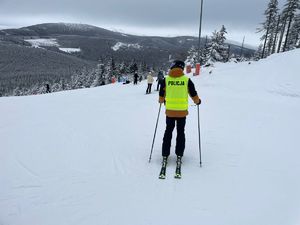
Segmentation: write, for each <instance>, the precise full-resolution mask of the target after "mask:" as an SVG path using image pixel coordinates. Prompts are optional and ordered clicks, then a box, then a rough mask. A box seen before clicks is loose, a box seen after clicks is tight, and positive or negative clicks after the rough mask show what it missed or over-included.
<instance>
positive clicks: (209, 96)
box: [0, 50, 300, 225]
mask: <svg viewBox="0 0 300 225" xmlns="http://www.w3.org/2000/svg"><path fill="white" fill-rule="evenodd" d="M299 58H300V51H299V50H296V51H291V52H286V53H283V54H275V55H273V56H271V57H269V58H267V59H264V60H261V61H258V62H252V63H251V64H248V62H244V63H239V64H235V63H228V64H216V65H215V67H214V68H205V69H203V70H202V73H201V75H200V76H198V77H193V76H192V75H191V74H190V75H189V76H191V79H192V80H193V81H194V83H195V86H196V89H197V90H198V93H199V95H200V96H201V98H202V104H201V106H200V122H201V143H202V161H203V167H202V168H200V166H199V150H198V127H197V107H195V106H193V105H192V102H191V103H190V104H191V106H190V108H189V115H188V118H187V124H186V151H185V155H184V158H183V165H182V179H181V180H177V179H174V178H173V176H174V172H175V156H174V141H175V136H176V131H174V135H173V145H172V155H171V157H170V162H169V165H168V168H167V179H166V180H159V179H158V174H159V170H160V166H161V144H162V138H163V133H164V129H165V115H164V113H163V112H161V114H160V117H159V124H158V130H157V134H156V140H155V144H154V151H153V157H152V161H151V163H148V158H149V154H150V149H151V144H152V138H153V134H154V128H155V123H156V119H157V114H158V109H159V104H158V92H155V91H154V92H153V93H152V94H150V95H145V91H146V83H145V82H142V83H140V84H139V85H137V86H134V85H132V84H127V85H123V84H111V85H106V86H102V87H98V88H91V89H81V90H74V91H67V92H60V93H53V94H47V95H41V96H27V97H5V98H4V97H3V98H0V109H1V116H0V142H1V148H0V158H1V163H0V183H1V188H0V224H3V225H9V224H14V225H24V224H30V225H40V224H43V225H53V224H55V225H65V224H72V225H87V224H88V225H97V224H106V225H116V224H124V225H125V224H126V225H129V224H130V225H166V224H172V225H183V224H188V225H199V224H205V225H298V224H300V180H299V177H300V163H299V158H300V151H299V149H300V148H299V147H300V139H299V133H298V132H299V127H300V120H299V115H300V76H299V72H297V71H298V68H299Z"/></svg>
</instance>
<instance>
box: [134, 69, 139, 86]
mask: <svg viewBox="0 0 300 225" xmlns="http://www.w3.org/2000/svg"><path fill="white" fill-rule="evenodd" d="M133 78H134V80H133V84H134V85H135V84H137V83H138V79H139V75H138V74H137V72H135V73H134V76H133Z"/></svg>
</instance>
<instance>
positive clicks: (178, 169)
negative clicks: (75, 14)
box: [174, 156, 182, 179]
mask: <svg viewBox="0 0 300 225" xmlns="http://www.w3.org/2000/svg"><path fill="white" fill-rule="evenodd" d="M181 163H182V162H181V157H180V156H178V157H177V161H176V170H175V176H174V178H176V179H181Z"/></svg>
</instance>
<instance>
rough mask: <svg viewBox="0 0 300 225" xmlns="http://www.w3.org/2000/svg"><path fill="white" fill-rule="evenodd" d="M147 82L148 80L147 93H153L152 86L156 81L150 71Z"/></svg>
mask: <svg viewBox="0 0 300 225" xmlns="http://www.w3.org/2000/svg"><path fill="white" fill-rule="evenodd" d="M147 82H148V87H147V90H146V94H150V93H151V87H152V84H153V82H154V79H153V76H152V73H151V72H149V74H148V76H147Z"/></svg>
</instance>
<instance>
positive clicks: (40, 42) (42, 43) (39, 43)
mask: <svg viewBox="0 0 300 225" xmlns="http://www.w3.org/2000/svg"><path fill="white" fill-rule="evenodd" d="M70 28H71V27H70ZM75 28H76V26H74V29H75ZM78 28H79V27H78ZM24 41H27V42H29V43H30V44H31V46H32V47H34V48H42V47H60V45H59V44H58V42H57V39H55V38H36V39H25V40H24ZM59 50H61V51H63V52H67V53H76V52H80V51H81V49H80V48H63V47H60V48H59Z"/></svg>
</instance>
